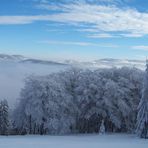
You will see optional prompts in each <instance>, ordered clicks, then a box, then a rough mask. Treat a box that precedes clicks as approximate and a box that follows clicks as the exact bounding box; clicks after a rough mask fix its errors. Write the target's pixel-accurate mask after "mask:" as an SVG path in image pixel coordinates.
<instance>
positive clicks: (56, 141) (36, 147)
mask: <svg viewBox="0 0 148 148" xmlns="http://www.w3.org/2000/svg"><path fill="white" fill-rule="evenodd" d="M20 147H21V148H148V140H145V139H140V138H137V137H135V136H134V135H119V134H113V135H75V136H74V135H73V136H6V137H2V136H1V137H0V148H20Z"/></svg>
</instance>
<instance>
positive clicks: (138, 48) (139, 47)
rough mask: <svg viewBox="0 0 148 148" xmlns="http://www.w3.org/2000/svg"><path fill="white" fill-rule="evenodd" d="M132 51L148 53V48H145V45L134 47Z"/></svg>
mask: <svg viewBox="0 0 148 148" xmlns="http://www.w3.org/2000/svg"><path fill="white" fill-rule="evenodd" d="M132 49H134V50H142V51H148V46H144V45H139V46H133V47H132Z"/></svg>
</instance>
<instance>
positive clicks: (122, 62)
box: [65, 58, 145, 70]
mask: <svg viewBox="0 0 148 148" xmlns="http://www.w3.org/2000/svg"><path fill="white" fill-rule="evenodd" d="M65 63H66V64H70V65H75V66H82V67H88V68H89V67H93V68H112V67H123V66H127V67H136V68H139V69H142V70H143V69H144V68H145V61H144V60H128V59H111V58H106V59H98V60H95V61H91V62H78V61H73V60H66V61H65Z"/></svg>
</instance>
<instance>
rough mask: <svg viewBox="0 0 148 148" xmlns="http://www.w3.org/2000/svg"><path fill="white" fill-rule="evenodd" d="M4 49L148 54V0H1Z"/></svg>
mask: <svg viewBox="0 0 148 148" xmlns="http://www.w3.org/2000/svg"><path fill="white" fill-rule="evenodd" d="M0 53H6V54H21V55H25V56H30V57H39V58H45V59H52V60H53V59H55V60H57V59H60V60H61V59H74V60H94V59H99V58H124V59H125V58H126V59H127V58H128V59H145V57H146V56H147V55H148V0H0Z"/></svg>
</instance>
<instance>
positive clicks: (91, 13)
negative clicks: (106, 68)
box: [0, 2, 148, 37]
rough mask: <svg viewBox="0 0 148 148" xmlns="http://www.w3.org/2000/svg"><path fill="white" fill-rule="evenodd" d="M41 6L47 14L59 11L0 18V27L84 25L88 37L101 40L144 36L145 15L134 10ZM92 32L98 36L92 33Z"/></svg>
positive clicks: (87, 5) (80, 5)
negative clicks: (17, 25) (1, 25)
mask: <svg viewBox="0 0 148 148" xmlns="http://www.w3.org/2000/svg"><path fill="white" fill-rule="evenodd" d="M41 7H42V8H43V9H49V10H51V11H53V10H60V11H55V13H53V14H50V15H36V16H0V24H28V23H33V22H35V21H49V22H50V21H53V22H58V23H65V24H71V25H77V27H79V26H80V25H82V24H87V26H88V29H90V30H91V29H93V30H94V32H93V31H92V34H91V36H92V37H95V36H96V37H97V36H98V37H99V36H100V37H101V34H102V37H103V36H104V37H105V36H106V37H107V36H108V37H109V36H110V37H111V36H113V35H112V34H116V36H120V37H121V36H122V37H142V36H144V35H147V34H148V13H147V12H139V11H138V10H136V9H131V8H119V7H117V6H115V5H99V4H95V3H93V4H90V3H86V2H83V3H82V2H77V3H72V4H69V3H68V4H59V5H56V4H54V5H53V4H52V5H50V4H49V5H48V4H42V5H41ZM95 30H96V31H95ZM88 32H89V31H88ZM96 32H99V33H97V34H96ZM120 32H122V33H120Z"/></svg>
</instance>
